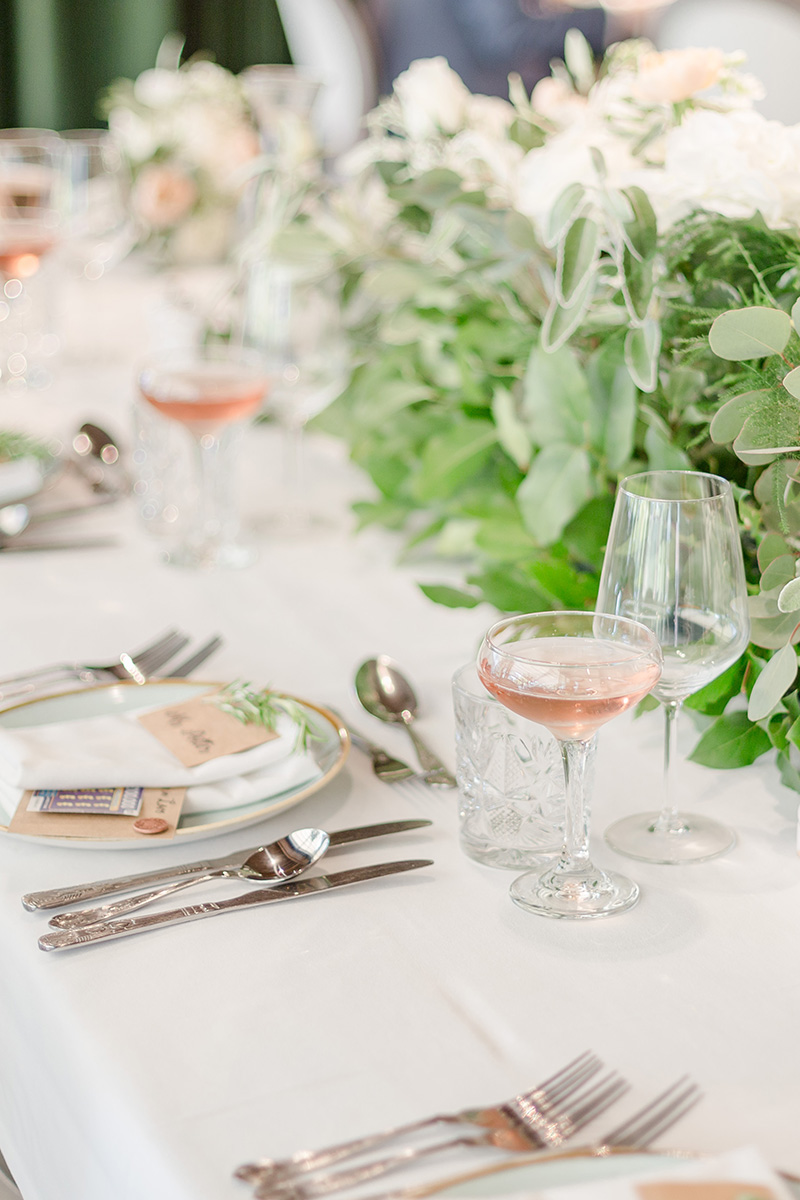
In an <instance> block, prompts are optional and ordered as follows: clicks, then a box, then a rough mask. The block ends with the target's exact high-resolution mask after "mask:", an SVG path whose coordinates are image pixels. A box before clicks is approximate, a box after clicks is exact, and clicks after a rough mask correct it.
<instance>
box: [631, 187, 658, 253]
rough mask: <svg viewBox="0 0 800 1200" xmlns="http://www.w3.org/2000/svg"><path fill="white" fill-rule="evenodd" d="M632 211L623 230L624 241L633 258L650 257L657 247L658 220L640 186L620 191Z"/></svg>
mask: <svg viewBox="0 0 800 1200" xmlns="http://www.w3.org/2000/svg"><path fill="white" fill-rule="evenodd" d="M622 194H623V195H624V196H625V198H626V200H627V201H628V203H629V204H630V206H631V209H632V211H633V217H632V219H631V220H629V221H626V222H625V224H624V226H623V230H624V237H625V241H626V243H627V245H628V247H629V248H630V250H631V251H632V253H633V255H634V257H635V258H637V259H639V260H640V261H642V260H643V259H646V258H652V256H653V255H654V254H655V252H656V250H657V249H658V222H657V220H656V214H655V210H654V209H653V206H652V204H651V203H650V200H649V199H648V197H647V194H646V193H645V192H643V191H642V189H641V188H640V187H630V188H625V189H623V193H622Z"/></svg>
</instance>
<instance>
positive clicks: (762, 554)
mask: <svg viewBox="0 0 800 1200" xmlns="http://www.w3.org/2000/svg"><path fill="white" fill-rule="evenodd" d="M788 553H789V547H788V546H787V545H786V539H785V538H784V537H783V535H782V534H780V533H768V534H767V535H766V536H765V537H764V538H762V540H761V544H760V545H759V547H758V565H759V566H760V568H761V570H762V571H766V569H767V567H768V566H769V564H770V563H771V562H773V561H774V560H775V559H776V558H780V557H782V556H783V555H786V554H788Z"/></svg>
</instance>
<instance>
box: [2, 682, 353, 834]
mask: <svg viewBox="0 0 800 1200" xmlns="http://www.w3.org/2000/svg"><path fill="white" fill-rule="evenodd" d="M223 686H224V685H223V684H221V683H214V682H208V681H205V682H199V681H197V680H194V679H191V680H190V679H156V680H151V681H149V682H147V683H144V684H137V683H134V682H133V681H131V682H122V681H120V682H119V683H110V684H101V685H99V686H97V687H91V688H81V689H79V690H77V691H70V692H60V693H58V694H54V695H50V696H40V697H38V698H37V699H35V700H26V701H24V702H23V703H22V704H16V705H14V707H13V708H7V709H5V710H4V711H3V712H0V728H2V729H20V728H23V727H25V726H32V725H46V724H49V723H50V722H53V721H77V720H80V719H81V718H84V717H100V716H113V715H118V714H122V713H128V712H136V711H137V710H138V709H141V708H149V707H152V706H154V705H159V704H164V705H167V704H180V703H182V701H184V700H190V699H191V698H192V697H193V696H197V695H199V694H200V693H202V692H208V691H210V690H212V689H214V688H220V687H223ZM291 699H293V700H296V701H297V702H298V703H299V704H301V705H302V706H303V708H304V709H305V710H306V711H307V713H308V715H309V717H310V719H311V720H312V721H313V724H314V729H315V731H317V732H318V733H319V735H320V737H319V740H317V741H314V742H313V743H312V746H311V753H312V754H313V756H314V758H315V759H316V761H317V764H318V766H319V768H320V775H319V777H318V778H317V779H313V780H312V781H311V782H310V783H306V784H303V785H302V786H299V787H294V788H288V789H287V790H286V791H285V792H281V793H280V794H279V795H277V796H271V797H269V798H268V799H265V800H255V801H253V802H252V803H250V804H243V805H241V806H240V807H238V808H225V809H221V810H218V811H212V812H203V813H184V814H183V815H182V816H181V818H180V820H179V822H178V828H177V829H176V831H175V836H174V837H173V838H171V839H170V840H169V841H165V842H158V839H156V838H141V839H138V838H136V839H130V838H127V839H120V840H119V841H110V840H109V839H108V838H83V837H81V838H76V837H72V838H60V837H34V836H32V835H27V834H9V836H11V837H19V838H20V839H21V840H24V841H28V842H39V843H41V844H43V845H47V846H71V847H75V848H79V849H86V848H91V847H93V848H96V849H98V850H114V849H124V850H135V849H153V845H154V843H155V844H158V845H162V846H173V845H175V843H176V842H178V843H182V842H187V841H199V840H200V839H201V838H207V837H212V836H214V835H216V834H218V833H227V832H229V831H230V830H233V829H239V828H244V827H245V826H246V825H253V824H255V823H256V822H257V821H262V820H263V819H264V818H265V817H271V816H272V815H273V814H274V813H277V812H281V811H282V810H283V809H287V808H293V807H294V805H295V804H299V803H300V801H301V800H305V799H306V797H307V796H311V795H312V794H313V793H314V792H318V791H319V790H320V788H323V787H325V785H326V784H327V783H329V782H330V780H331V779H333V777H334V775H336V774H337V772H338V771H340V770H341V768H342V766H343V765H344V761H345V759H346V757H347V753H348V750H349V749H350V737H349V735H348V733H347V730H346V729H345V728H344V726H343V725H342V724H341V722H340V721H339V720H338V719H337V718H336V717H335V716H334V714H333V713H331V712H329V711H328V710H327V709H326V708H323V707H322V706H321V705H318V704H312V703H311V702H310V701H309V700H303V699H302V698H301V697H299V696H292V697H291ZM8 832H9V830H8V826H7V825H4V824H0V833H6V834H8Z"/></svg>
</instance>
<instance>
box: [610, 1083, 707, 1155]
mask: <svg viewBox="0 0 800 1200" xmlns="http://www.w3.org/2000/svg"><path fill="white" fill-rule="evenodd" d="M702 1098H703V1093H702V1091H701V1090H700V1088H699V1087H698V1086H697V1084H696V1083H693V1082H692V1081H691V1080H690V1079H689V1076H688V1075H682V1076H681V1078H680V1079H678V1080H676V1082H675V1083H673V1084H672V1085H671V1086H670V1087H668V1088H667V1089H666V1090H665V1091H663V1092H661V1094H660V1095H659V1096H656V1098H655V1100H651V1101H650V1103H649V1104H646V1105H645V1106H644V1108H640V1109H639V1111H638V1112H636V1113H634V1114H633V1116H632V1117H629V1118H628V1120H627V1121H623V1123H622V1124H621V1125H618V1126H617V1128H616V1129H612V1130H611V1132H610V1133H607V1134H606V1136H605V1137H604V1138H603V1140H602V1145H604V1146H631V1147H635V1148H636V1149H644V1148H646V1147H647V1146H649V1145H650V1144H651V1143H652V1142H654V1141H655V1140H656V1138H657V1137H660V1135H661V1134H662V1133H666V1131H667V1130H668V1129H671V1128H672V1126H673V1125H675V1124H677V1122H678V1121H679V1120H680V1119H681V1118H682V1117H684V1116H685V1115H686V1113H688V1112H689V1111H690V1109H692V1108H694V1106H695V1105H696V1104H698V1103H699V1102H700V1100H702Z"/></svg>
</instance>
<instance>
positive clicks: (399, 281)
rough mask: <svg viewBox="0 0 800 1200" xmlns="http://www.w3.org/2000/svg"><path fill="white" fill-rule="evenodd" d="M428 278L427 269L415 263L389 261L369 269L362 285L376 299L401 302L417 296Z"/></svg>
mask: <svg viewBox="0 0 800 1200" xmlns="http://www.w3.org/2000/svg"><path fill="white" fill-rule="evenodd" d="M427 279H428V273H427V271H426V270H424V269H423V268H421V267H419V266H417V265H416V264H414V263H409V262H388V263H382V264H381V265H380V266H376V267H373V268H372V269H371V270H370V271H368V272H367V273H366V274H365V275H364V278H363V280H362V284H361V286H362V287H363V289H364V291H365V293H366V294H367V295H368V296H374V297H375V299H376V300H391V301H393V302H395V303H400V302H402V301H403V300H411V299H413V298H415V297H416V296H417V293H418V292H419V289H420V287H421V286H422V284H423V281H426V280H427Z"/></svg>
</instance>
